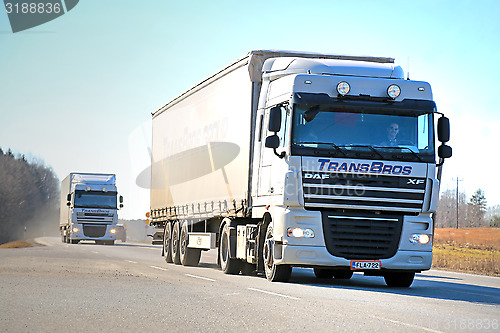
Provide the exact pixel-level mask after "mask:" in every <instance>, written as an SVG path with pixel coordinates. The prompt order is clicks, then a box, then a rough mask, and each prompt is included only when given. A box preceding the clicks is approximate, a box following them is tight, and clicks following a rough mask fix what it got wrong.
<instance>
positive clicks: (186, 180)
mask: <svg viewBox="0 0 500 333" xmlns="http://www.w3.org/2000/svg"><path fill="white" fill-rule="evenodd" d="M152 116H153V141H152V144H153V145H152V168H151V175H152V177H151V178H152V186H151V210H150V219H151V224H152V225H154V226H155V227H157V228H161V229H163V255H164V256H165V260H166V261H167V262H174V263H176V264H183V265H197V264H198V262H199V260H200V254H201V251H204V250H209V249H214V248H218V253H219V256H218V261H219V263H220V266H221V268H222V270H223V271H224V272H225V273H228V274H239V273H240V272H243V273H250V272H255V271H257V272H260V273H263V274H265V276H266V277H267V279H268V280H271V281H287V280H288V279H289V278H290V276H291V272H292V267H310V268H313V269H314V273H315V275H316V276H317V277H319V278H332V277H335V278H344V279H346V278H350V277H351V276H352V274H353V272H354V271H359V272H364V274H365V275H375V276H383V277H384V278H385V281H386V283H387V285H389V286H397V287H409V286H410V285H411V283H412V282H413V279H414V275H415V273H416V272H421V271H424V270H428V269H430V267H431V262H432V240H433V228H434V225H433V219H432V214H433V213H434V212H435V211H436V207H437V202H438V198H439V178H440V174H441V167H442V164H443V162H444V159H445V158H448V157H451V148H450V147H449V146H447V145H446V144H445V143H446V142H447V141H448V140H449V121H448V119H447V118H445V117H444V116H443V115H442V114H440V113H439V112H437V110H436V105H435V103H434V101H433V99H432V92H431V87H430V85H429V84H428V83H426V82H421V81H411V80H406V79H405V78H404V72H403V70H402V68H401V67H399V66H396V65H395V64H394V59H392V58H380V57H357V56H338V55H327V54H314V53H301V52H291V51H252V52H250V53H248V54H247V55H246V56H245V57H243V58H241V59H239V60H237V61H235V62H234V63H232V64H230V65H229V66H227V67H226V68H224V69H222V70H221V71H219V72H217V73H216V74H214V75H213V76H211V77H209V78H207V79H206V80H204V81H203V82H201V83H199V84H198V85H196V86H194V87H193V88H192V89H190V90H188V91H186V92H185V93H183V94H182V95H180V96H179V97H177V98H175V99H174V100H172V101H171V102H169V103H168V104H166V105H165V106H163V107H161V108H160V109H159V110H157V111H156V112H154V113H153V115H152ZM436 136H437V138H436ZM436 139H437V140H436ZM438 141H439V142H441V144H440V145H439V147H438ZM436 155H437V156H436Z"/></svg>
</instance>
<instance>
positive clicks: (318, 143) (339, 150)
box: [296, 141, 347, 157]
mask: <svg viewBox="0 0 500 333" xmlns="http://www.w3.org/2000/svg"><path fill="white" fill-rule="evenodd" d="M304 144H306V145H328V146H331V147H333V148H334V149H335V150H336V151H338V152H339V153H341V154H342V155H344V157H347V154H346V153H345V151H344V150H343V149H342V148H340V147H339V146H337V145H336V144H335V143H333V142H314V141H306V142H298V143H296V145H304ZM315 149H323V150H325V149H327V148H322V147H315Z"/></svg>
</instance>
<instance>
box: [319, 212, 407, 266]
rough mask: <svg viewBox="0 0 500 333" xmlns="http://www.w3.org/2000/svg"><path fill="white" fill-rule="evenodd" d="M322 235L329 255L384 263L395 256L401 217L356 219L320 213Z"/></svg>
mask: <svg viewBox="0 0 500 333" xmlns="http://www.w3.org/2000/svg"><path fill="white" fill-rule="evenodd" d="M321 214H322V220H323V231H324V234H325V243H326V248H327V250H328V252H330V254H331V255H333V256H336V257H342V258H346V259H387V258H390V257H392V256H394V255H395V254H396V251H397V250H398V245H399V239H400V236H401V229H402V226H403V216H402V215H393V214H373V215H364V216H363V215H361V216H360V215H356V214H354V213H352V214H346V213H342V214H339V213H337V212H333V211H323V212H322V213H321Z"/></svg>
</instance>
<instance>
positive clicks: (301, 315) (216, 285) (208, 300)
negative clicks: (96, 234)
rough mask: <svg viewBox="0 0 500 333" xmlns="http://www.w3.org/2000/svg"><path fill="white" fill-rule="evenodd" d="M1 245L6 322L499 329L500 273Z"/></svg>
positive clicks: (144, 248)
mask: <svg viewBox="0 0 500 333" xmlns="http://www.w3.org/2000/svg"><path fill="white" fill-rule="evenodd" d="M39 241H40V242H42V243H43V244H45V246H38V247H32V248H23V249H0V331H4V332H64V331H79V332H83V331H85V332H101V331H112V332H143V331H147V332H187V331H193V332H235V331H237V332H241V331H251V332H254V331H268V332H296V331H309V332H336V331H340V332H355V331H362V332H367V331H370V332H459V331H498V332H500V278H493V277H485V276H476V275H470V274H460V273H452V272H444V271H435V270H431V271H428V272H424V273H422V274H417V276H416V278H415V282H414V283H413V285H412V286H411V288H409V289H397V288H389V287H387V286H386V285H385V283H384V280H383V278H381V277H364V276H363V275H362V274H359V273H355V274H354V276H353V278H352V279H351V280H347V281H346V280H334V279H329V280H320V279H316V278H315V277H314V274H313V272H312V270H310V269H296V268H294V270H293V273H292V279H291V281H290V282H289V283H271V282H268V281H267V280H266V279H265V278H263V277H258V276H243V275H238V276H231V275H225V274H223V273H222V272H221V271H220V269H219V268H218V267H217V265H216V252H215V251H209V252H204V253H203V254H202V258H201V263H200V266H199V267H183V266H176V265H174V264H167V263H165V261H164V260H163V257H161V255H160V254H161V247H160V246H153V245H147V244H140V243H120V242H118V243H117V244H116V245H115V246H105V245H95V244H93V243H90V242H89V243H80V244H77V245H70V244H63V243H61V242H60V240H59V239H58V238H50V237H46V238H41V239H39Z"/></svg>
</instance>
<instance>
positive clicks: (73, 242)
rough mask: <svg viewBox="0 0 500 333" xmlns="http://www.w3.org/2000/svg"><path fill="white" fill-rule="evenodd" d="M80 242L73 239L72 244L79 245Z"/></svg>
mask: <svg viewBox="0 0 500 333" xmlns="http://www.w3.org/2000/svg"><path fill="white" fill-rule="evenodd" d="M78 242H79V240H78V239H72V240H71V244H78Z"/></svg>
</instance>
